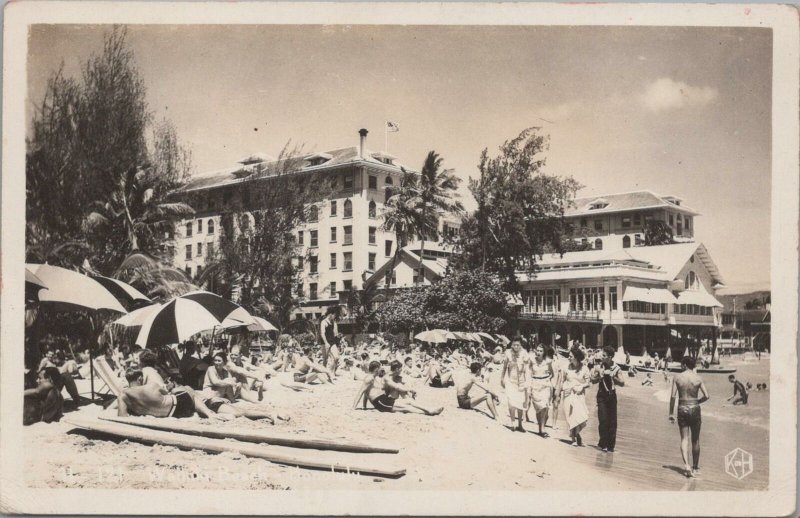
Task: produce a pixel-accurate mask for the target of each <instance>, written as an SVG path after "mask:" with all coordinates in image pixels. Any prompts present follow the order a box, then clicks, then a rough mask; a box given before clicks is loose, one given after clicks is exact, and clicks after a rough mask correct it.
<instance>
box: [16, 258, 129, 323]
mask: <svg viewBox="0 0 800 518" xmlns="http://www.w3.org/2000/svg"><path fill="white" fill-rule="evenodd" d="M25 268H26V270H27V271H30V273H32V274H33V275H34V276H36V278H37V279H39V281H41V282H42V283H43V284H44V285H45V286H46V287H47V289H46V290H41V291H40V292H39V302H41V303H42V304H47V305H49V306H51V307H53V308H54V309H56V310H58V311H75V310H87V309H88V310H98V309H110V310H112V311H118V312H120V313H127V312H128V311H127V310H126V309H125V308H124V307H123V306H122V304H120V303H119V301H118V300H117V299H116V298H115V297H114V296H113V295H112V294H111V293H110V292H109V291H108V290H107V289H106V288H105V287H104V286H103V285H102V284H100V283H99V282H97V281H96V280H94V279H92V278H91V277H89V276H87V275H83V274H82V273H78V272H75V271H73V270H67V269H66V268H61V267H59V266H52V265H49V264H26V265H25Z"/></svg>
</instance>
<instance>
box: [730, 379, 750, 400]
mask: <svg viewBox="0 0 800 518" xmlns="http://www.w3.org/2000/svg"><path fill="white" fill-rule="evenodd" d="M728 381H730V382H731V383H733V395H732V396H731V397H729V398H728V399H726V400H725V401H730V400H731V399H732V400H733V404H734V405H746V404H747V399H748V397H749V396H748V394H747V389H746V388H744V385H742V382H741V381H739V380H737V379H736V376H734V375H733V374H731V375H730V376H728Z"/></svg>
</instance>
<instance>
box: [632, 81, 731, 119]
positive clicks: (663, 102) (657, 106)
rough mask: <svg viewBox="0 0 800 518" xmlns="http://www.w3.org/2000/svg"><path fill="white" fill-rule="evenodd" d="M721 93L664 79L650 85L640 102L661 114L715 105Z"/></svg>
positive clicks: (704, 87)
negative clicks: (692, 107) (690, 107)
mask: <svg viewBox="0 0 800 518" xmlns="http://www.w3.org/2000/svg"><path fill="white" fill-rule="evenodd" d="M718 96H719V91H718V90H717V89H716V88H713V87H710V86H691V85H688V84H686V83H684V82H682V81H674V80H672V79H670V78H668V77H662V78H660V79H657V80H655V81H653V82H652V83H650V84H649V85H648V86H647V88H646V89H645V91H644V93H643V94H642V95H641V96H640V97H639V100H640V101H641V103H642V104H643V105H644V107H645V108H647V109H648V110H650V111H653V112H661V111H667V110H676V109H680V108H686V107H689V106H705V105H707V104H710V103H713V102H714V101H715V100H716V99H717V97H718Z"/></svg>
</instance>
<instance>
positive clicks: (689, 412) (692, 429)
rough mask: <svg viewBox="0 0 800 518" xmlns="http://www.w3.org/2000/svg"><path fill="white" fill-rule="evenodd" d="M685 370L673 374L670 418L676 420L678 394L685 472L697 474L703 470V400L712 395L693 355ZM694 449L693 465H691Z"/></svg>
mask: <svg viewBox="0 0 800 518" xmlns="http://www.w3.org/2000/svg"><path fill="white" fill-rule="evenodd" d="M681 365H682V366H683V372H681V373H680V374H677V375H676V376H675V377H673V378H672V387H671V389H670V394H671V396H670V399H669V420H670V422H674V421H675V418H674V417H673V416H672V411H673V410H674V408H675V396H676V395H677V396H678V427H679V428H680V432H681V455H682V456H683V465H684V469H685V475H686V476H687V477H689V478H693V477H694V476H695V475H696V474H697V472H698V471H699V470H700V466H699V463H700V425H701V423H702V418H701V415H700V404H701V403H705V402H706V401H708V399H709V395H708V391H707V390H706V386H705V384H704V383H703V380H702V379H701V378H700V376H699V375H698V374H697V373H696V372H695V371H694V369H695V365H696V361H695V359H694V358H692V357H691V356H689V355H686V356H684V357H683V359H682V360H681ZM690 450H691V457H692V465H691V467H690V466H689V455H690Z"/></svg>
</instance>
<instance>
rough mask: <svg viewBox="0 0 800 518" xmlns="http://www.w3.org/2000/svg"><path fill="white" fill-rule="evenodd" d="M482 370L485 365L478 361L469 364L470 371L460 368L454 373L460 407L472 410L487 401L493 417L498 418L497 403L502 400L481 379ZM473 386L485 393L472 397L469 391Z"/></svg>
mask: <svg viewBox="0 0 800 518" xmlns="http://www.w3.org/2000/svg"><path fill="white" fill-rule="evenodd" d="M482 370H483V365H481V364H480V363H478V362H473V363H472V364H471V365H470V366H469V371H466V370H459V371H456V372H454V373H453V381H454V383H455V387H456V401H457V402H458V408H463V409H464V410H471V409H473V408H475V407H476V406H478V405H480V404H481V403H483V402H484V401H486V406H488V407H489V411H490V412H491V413H492V418H494V419H497V408H496V407H495V404H496V403H499V402H500V397H499V396H498V395H497V394H495V393H494V392H492V390H491V389H489V387H487V386H485V385H484V384H483V383H481V382H480V381H479V377H480V375H481V371H482ZM473 386H477V387H478V388H479V389H481V390H483V391H484V393H483V394H481V395H480V396H474V397H470V395H469V391H470V390H471V389H472V387H473Z"/></svg>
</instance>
